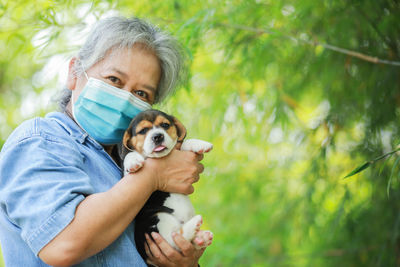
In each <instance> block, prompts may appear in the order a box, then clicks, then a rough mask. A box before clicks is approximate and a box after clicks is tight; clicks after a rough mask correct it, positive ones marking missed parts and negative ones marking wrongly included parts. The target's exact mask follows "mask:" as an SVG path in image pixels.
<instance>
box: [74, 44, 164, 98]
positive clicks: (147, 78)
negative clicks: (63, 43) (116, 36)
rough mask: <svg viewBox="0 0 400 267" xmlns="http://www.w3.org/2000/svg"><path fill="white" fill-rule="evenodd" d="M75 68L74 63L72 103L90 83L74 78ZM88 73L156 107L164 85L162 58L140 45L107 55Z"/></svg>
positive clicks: (84, 79) (82, 76)
mask: <svg viewBox="0 0 400 267" xmlns="http://www.w3.org/2000/svg"><path fill="white" fill-rule="evenodd" d="M73 60H74V59H73ZM72 67H73V61H71V64H70V71H69V75H68V81H67V86H68V88H69V89H71V90H72V101H73V103H75V101H76V100H77V99H78V96H79V94H80V93H81V92H82V89H83V87H84V86H85V85H86V82H87V79H86V77H85V76H84V75H80V76H79V77H76V76H75V77H74V75H73V70H72ZM86 73H87V75H88V76H89V77H93V78H96V79H99V80H102V81H104V82H106V83H108V84H110V85H112V86H115V87H117V88H120V89H121V90H125V91H128V92H131V93H132V94H133V95H134V96H136V97H138V98H140V99H142V100H143V101H145V102H147V103H149V104H153V103H154V98H155V95H156V90H157V87H158V83H159V81H160V76H161V67H160V63H159V60H158V58H157V57H156V55H155V54H154V53H153V52H152V51H151V50H149V49H145V48H144V47H143V45H141V44H136V45H134V46H133V47H132V48H123V49H120V50H117V51H114V52H113V53H109V54H107V55H106V57H105V58H104V59H103V60H101V61H99V62H98V63H96V64H95V65H93V66H92V67H91V68H90V69H88V70H87V71H86Z"/></svg>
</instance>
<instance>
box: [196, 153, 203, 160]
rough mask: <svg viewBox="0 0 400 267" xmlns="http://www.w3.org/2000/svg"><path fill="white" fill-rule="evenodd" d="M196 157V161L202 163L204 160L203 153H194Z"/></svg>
mask: <svg viewBox="0 0 400 267" xmlns="http://www.w3.org/2000/svg"><path fill="white" fill-rule="evenodd" d="M196 157H197V160H198V161H202V160H203V158H204V154H203V153H196Z"/></svg>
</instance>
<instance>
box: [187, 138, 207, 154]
mask: <svg viewBox="0 0 400 267" xmlns="http://www.w3.org/2000/svg"><path fill="white" fill-rule="evenodd" d="M212 148H213V145H212V144H211V143H209V142H206V141H203V140H198V139H188V140H185V141H183V144H182V146H181V150H184V151H193V152H196V153H206V152H209V151H210V150H211V149H212Z"/></svg>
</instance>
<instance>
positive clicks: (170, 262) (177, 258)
mask: <svg viewBox="0 0 400 267" xmlns="http://www.w3.org/2000/svg"><path fill="white" fill-rule="evenodd" d="M152 237H153V239H154V241H153V240H152V239H151V238H150V237H149V236H148V235H147V234H146V240H147V244H146V243H145V249H146V254H147V256H148V260H147V263H148V264H151V265H154V266H166V267H173V266H177V267H178V266H179V267H197V266H198V261H199V258H200V257H201V255H203V253H204V250H205V248H202V249H196V248H195V247H194V246H193V244H192V243H191V242H189V241H187V240H186V239H184V238H183V236H182V235H180V234H178V233H175V235H173V239H174V241H175V244H176V245H177V246H178V247H179V249H180V250H181V252H179V251H177V250H176V249H174V248H173V247H171V246H170V244H168V242H167V241H165V239H164V238H163V237H162V236H161V235H159V234H158V233H152Z"/></svg>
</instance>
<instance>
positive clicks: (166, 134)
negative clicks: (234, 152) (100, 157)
mask: <svg viewBox="0 0 400 267" xmlns="http://www.w3.org/2000/svg"><path fill="white" fill-rule="evenodd" d="M185 136H186V129H185V127H184V126H183V125H182V123H180V122H179V121H178V120H177V119H176V118H174V117H172V116H170V115H168V114H165V113H164V112H162V111H159V110H154V109H153V110H147V111H143V112H141V113H139V114H138V115H137V116H136V117H135V118H134V119H133V120H132V121H131V123H130V125H129V128H128V129H127V130H126V131H125V134H124V137H123V142H122V151H121V158H122V159H123V168H124V174H125V175H126V174H127V173H132V172H135V171H137V170H139V169H140V168H141V167H142V166H143V163H144V161H145V159H146V158H148V157H149V158H160V157H164V156H166V155H168V154H169V153H170V152H171V151H172V149H174V148H175V147H179V146H180V149H181V150H185V151H193V152H195V153H205V152H209V151H210V150H211V149H212V147H213V145H212V144H211V143H208V142H205V141H202V140H197V139H189V140H184V138H185ZM202 223H203V221H202V217H201V215H196V214H195V211H194V208H193V205H192V203H191V202H190V199H189V197H188V196H186V195H183V194H176V193H168V192H161V191H156V192H154V193H153V194H152V195H151V196H150V198H149V199H148V201H147V202H146V204H145V205H144V207H143V208H142V209H141V211H140V212H139V213H138V215H137V216H136V220H135V242H136V246H137V249H138V251H139V253H140V255H141V256H142V257H143V259H146V258H147V255H146V252H145V248H144V246H145V242H146V238H145V233H148V234H149V235H150V233H151V232H158V233H159V234H160V235H161V236H162V237H163V238H164V239H165V240H166V241H167V242H168V243H169V244H170V245H171V246H173V247H174V248H175V249H177V250H179V248H178V247H177V246H176V244H175V242H174V240H173V238H172V233H173V232H179V233H181V234H182V235H183V237H184V238H185V239H186V240H188V241H191V242H192V243H193V244H194V246H195V247H196V248H197V249H200V248H203V247H207V246H209V245H210V244H211V242H212V238H213V234H212V233H211V232H210V231H200V226H201V224H202ZM150 236H151V235H150Z"/></svg>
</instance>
